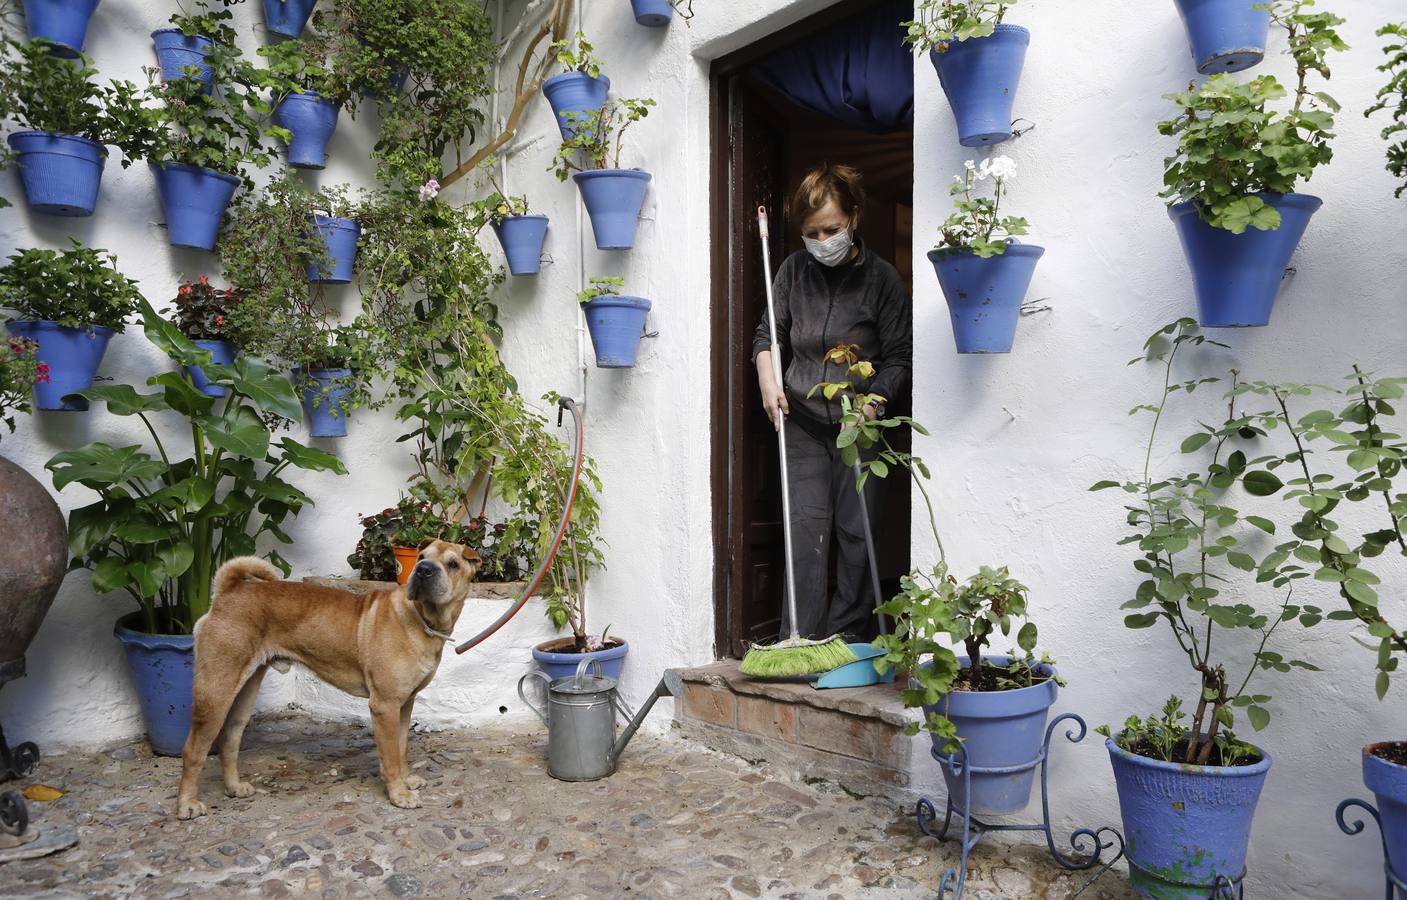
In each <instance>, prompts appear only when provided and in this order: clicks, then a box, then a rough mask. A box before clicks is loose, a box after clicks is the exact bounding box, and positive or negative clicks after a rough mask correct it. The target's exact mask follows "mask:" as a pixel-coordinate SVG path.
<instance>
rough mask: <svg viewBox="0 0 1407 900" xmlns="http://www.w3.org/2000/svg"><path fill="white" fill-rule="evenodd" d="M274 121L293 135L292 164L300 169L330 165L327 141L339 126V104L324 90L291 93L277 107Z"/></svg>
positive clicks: (291, 142)
mask: <svg viewBox="0 0 1407 900" xmlns="http://www.w3.org/2000/svg"><path fill="white" fill-rule="evenodd" d="M274 123H275V124H277V125H278V126H280V127H282V128H287V129H288V130H289V131H290V132H291V133H292V135H293V139H292V140H291V141H289V142H288V164H289V165H291V166H296V167H297V168H299V169H322V168H325V167H326V166H327V142H328V141H329V140H331V139H332V133H333V132H334V131H336V130H337V104H336V103H333V102H332V101H331V100H328V99H327V98H326V97H324V96H322V95H321V94H314V93H300V94H289V95H288V96H287V97H284V98H283V102H282V103H280V104H279V105H278V109H276V110H274Z"/></svg>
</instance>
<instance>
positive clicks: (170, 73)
mask: <svg viewBox="0 0 1407 900" xmlns="http://www.w3.org/2000/svg"><path fill="white" fill-rule="evenodd" d="M195 9H196V10H197V12H196V13H195V15H186V14H185V13H184V12H179V13H176V14H175V15H173V16H172V17H171V19H170V22H171V27H169V28H158V29H157V30H156V31H153V32H152V33H151V41H152V46H153V48H155V50H156V62H157V66H158V67H159V68H160V70H161V80H162V81H175V80H177V79H179V78H194V79H196V80H198V81H199V82H200V83H201V84H202V85H203V86H204V89H205V91H206V92H207V93H209V92H210V90H211V89H212V88H213V87H214V81H215V73H214V72H213V71H212V70H211V68H210V64H209V63H208V62H206V57H207V56H209V55H210V49H211V48H212V47H213V46H214V45H215V44H216V42H219V43H222V44H225V45H227V46H228V45H231V44H233V43H234V42H235V30H234V29H233V28H232V27H230V25H229V24H228V23H229V21H230V20H231V19H232V18H234V16H233V14H232V13H231V12H230V11H229V10H228V9H218V10H211V9H210V7H209V6H208V5H207V4H206V3H204V2H202V0H196V3H195Z"/></svg>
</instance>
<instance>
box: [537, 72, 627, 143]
mask: <svg viewBox="0 0 1407 900" xmlns="http://www.w3.org/2000/svg"><path fill="white" fill-rule="evenodd" d="M610 89H611V79H609V78H607V77H606V76H605V75H602V76H601V77H600V78H592V77H591V76H590V75H587V74H586V73H585V72H563V73H562V74H560V75H553V76H552V77H551V78H549V79H547V80H546V81H544V82H543V83H542V96H544V97H546V98H547V102H548V103H549V104H551V106H552V112H553V114H554V115H556V117H557V128H558V130H559V131H561V132H562V140H564V141H569V140H571V139H572V138H573V137H574V136H575V135H576V132H577V125H576V124H575V123H573V122H572V121H571V117H570V116H569V115H568V114H569V113H591V112H595V111H596V110H598V109H600V108H601V106H602V105H603V104H604V103H605V102H606V92H607V91H609V90H610Z"/></svg>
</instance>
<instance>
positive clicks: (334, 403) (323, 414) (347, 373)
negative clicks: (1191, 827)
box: [293, 369, 352, 438]
mask: <svg viewBox="0 0 1407 900" xmlns="http://www.w3.org/2000/svg"><path fill="white" fill-rule="evenodd" d="M351 377H352V370H351V369H308V370H300V371H297V372H294V373H293V383H294V384H295V385H298V387H299V388H300V389H301V390H302V392H303V413H304V415H305V416H306V417H307V419H308V431H309V433H310V434H312V436H313V437H321V438H329V437H346V436H347V414H348V410H347V409H346V407H345V405H344V401H345V400H346V399H347V395H348V394H350V393H351V392H352V388H351V386H350V385H348V384H346V380H347V379H348V378H351Z"/></svg>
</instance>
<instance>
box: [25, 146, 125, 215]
mask: <svg viewBox="0 0 1407 900" xmlns="http://www.w3.org/2000/svg"><path fill="white" fill-rule="evenodd" d="M9 142H10V146H11V147H12V148H14V151H15V153H16V154H17V155H18V157H19V160H18V161H19V170H20V184H21V185H22V186H23V187H24V197H25V202H26V203H27V204H28V205H29V208H30V209H32V210H34V211H35V212H40V213H47V214H49V215H51V216H91V215H92V214H93V209H94V208H95V207H96V206H97V205H98V185H99V184H100V183H101V182H102V178H103V161H104V160H105V159H106V158H107V148H105V147H104V146H103V145H102V144H99V143H98V142H97V141H90V140H88V139H87V138H83V137H78V136H77V135H73V134H58V133H56V132H52V131H17V132H15V133H14V134H12V135H10V137H9Z"/></svg>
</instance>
